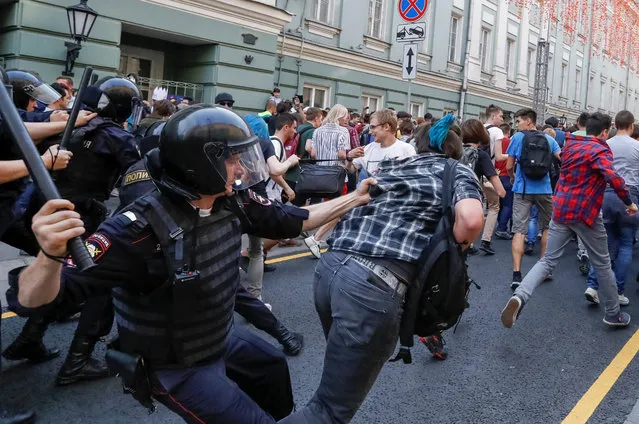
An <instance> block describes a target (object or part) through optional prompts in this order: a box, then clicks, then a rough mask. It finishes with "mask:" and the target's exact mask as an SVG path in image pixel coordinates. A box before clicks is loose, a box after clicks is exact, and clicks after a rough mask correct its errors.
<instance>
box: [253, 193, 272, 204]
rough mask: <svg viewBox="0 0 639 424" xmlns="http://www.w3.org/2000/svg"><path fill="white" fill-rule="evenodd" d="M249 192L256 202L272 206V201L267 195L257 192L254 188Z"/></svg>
mask: <svg viewBox="0 0 639 424" xmlns="http://www.w3.org/2000/svg"><path fill="white" fill-rule="evenodd" d="M248 193H249V197H250V198H251V200H252V201H254V202H255V203H259V204H260V205H262V206H271V201H270V200H268V199H267V198H266V197H264V196H261V195H259V194H257V193H256V192H254V191H253V190H249V191H248Z"/></svg>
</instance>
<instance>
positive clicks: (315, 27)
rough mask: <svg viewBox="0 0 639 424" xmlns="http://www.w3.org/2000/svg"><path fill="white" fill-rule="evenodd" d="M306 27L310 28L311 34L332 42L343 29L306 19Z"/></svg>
mask: <svg viewBox="0 0 639 424" xmlns="http://www.w3.org/2000/svg"><path fill="white" fill-rule="evenodd" d="M306 26H307V27H308V32H310V33H311V34H315V35H319V36H320V37H326V38H330V39H331V40H332V39H333V38H334V37H335V36H336V35H337V34H339V33H340V32H342V30H341V29H339V28H335V27H332V26H330V25H326V24H325V23H322V22H318V21H314V20H311V19H306Z"/></svg>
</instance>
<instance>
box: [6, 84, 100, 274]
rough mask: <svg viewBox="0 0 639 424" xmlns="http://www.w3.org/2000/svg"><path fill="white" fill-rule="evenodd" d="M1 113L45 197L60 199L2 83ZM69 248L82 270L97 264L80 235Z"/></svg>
mask: <svg viewBox="0 0 639 424" xmlns="http://www.w3.org/2000/svg"><path fill="white" fill-rule="evenodd" d="M0 114H2V117H3V119H4V121H5V123H6V129H7V130H8V131H9V134H10V135H11V138H13V140H14V141H15V143H16V144H17V145H18V147H19V148H20V151H21V152H22V156H23V157H24V161H25V163H26V164H27V168H28V169H29V174H31V178H33V180H34V181H35V184H36V186H37V187H38V188H39V189H40V191H41V192H42V194H43V195H44V197H45V199H46V200H53V199H59V198H60V194H59V193H58V189H57V188H56V187H55V184H53V180H52V179H51V176H50V175H49V172H48V171H47V169H46V168H45V166H44V162H42V158H41V157H40V155H39V154H38V150H37V149H36V147H35V144H34V143H33V140H31V136H29V133H28V132H27V129H26V127H25V126H24V124H23V123H22V120H21V119H20V115H18V110H17V109H16V108H15V106H14V105H13V100H12V99H11V97H9V93H8V92H7V90H6V88H5V87H4V85H0ZM69 250H70V251H71V255H72V256H73V262H74V263H75V264H76V266H77V267H78V268H79V269H80V270H81V271H86V270H87V269H89V268H92V267H94V266H95V264H94V263H93V260H92V259H91V255H90V254H89V250H88V249H87V247H86V246H85V244H84V242H83V241H82V239H81V238H80V237H75V238H73V239H71V240H69Z"/></svg>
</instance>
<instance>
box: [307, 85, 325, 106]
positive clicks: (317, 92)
mask: <svg viewBox="0 0 639 424" xmlns="http://www.w3.org/2000/svg"><path fill="white" fill-rule="evenodd" d="M302 94H303V95H304V106H311V107H319V108H320V109H324V108H325V107H328V106H329V104H328V88H326V87H317V86H314V85H307V84H304V92H303V93H302Z"/></svg>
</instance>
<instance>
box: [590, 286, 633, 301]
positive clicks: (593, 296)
mask: <svg viewBox="0 0 639 424" xmlns="http://www.w3.org/2000/svg"><path fill="white" fill-rule="evenodd" d="M584 295H585V296H586V300H587V301H588V302H590V303H594V304H595V305H599V293H598V292H597V290H595V289H593V288H590V287H588V288H587V289H586V292H585V293H584ZM628 302H630V301H628ZM619 303H621V299H620V302H619Z"/></svg>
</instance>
